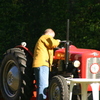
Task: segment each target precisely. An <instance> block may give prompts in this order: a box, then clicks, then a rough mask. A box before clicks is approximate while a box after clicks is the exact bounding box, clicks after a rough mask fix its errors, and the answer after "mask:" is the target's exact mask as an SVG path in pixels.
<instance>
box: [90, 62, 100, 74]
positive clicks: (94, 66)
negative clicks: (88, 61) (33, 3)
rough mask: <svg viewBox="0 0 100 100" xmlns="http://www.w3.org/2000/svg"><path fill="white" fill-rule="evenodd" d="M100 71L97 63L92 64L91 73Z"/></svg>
mask: <svg viewBox="0 0 100 100" xmlns="http://www.w3.org/2000/svg"><path fill="white" fill-rule="evenodd" d="M99 69H100V67H99V65H98V64H96V63H95V64H92V65H91V67H90V71H91V73H93V74H96V73H98V71H99Z"/></svg>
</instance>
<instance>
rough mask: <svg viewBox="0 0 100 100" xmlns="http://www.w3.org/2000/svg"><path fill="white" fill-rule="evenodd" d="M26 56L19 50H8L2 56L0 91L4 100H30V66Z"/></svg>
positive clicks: (31, 80)
mask: <svg viewBox="0 0 100 100" xmlns="http://www.w3.org/2000/svg"><path fill="white" fill-rule="evenodd" d="M27 55H28V54H26V53H25V51H24V50H21V49H20V48H12V49H9V50H7V52H6V53H5V54H4V58H3V60H2V63H1V67H0V90H1V93H2V95H3V97H4V99H5V100H30V98H31V97H32V91H33V90H32V89H33V83H32V82H33V79H32V66H31V59H28V56H27ZM29 60H30V61H29ZM29 62H30V64H29ZM28 64H29V65H28Z"/></svg>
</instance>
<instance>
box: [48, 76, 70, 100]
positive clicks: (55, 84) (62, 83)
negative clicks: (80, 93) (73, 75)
mask: <svg viewBox="0 0 100 100" xmlns="http://www.w3.org/2000/svg"><path fill="white" fill-rule="evenodd" d="M48 95H49V100H69V87H68V85H67V83H66V80H65V78H64V77H63V76H60V75H57V76H54V77H53V78H52V80H51V82H50V87H49V93H48Z"/></svg>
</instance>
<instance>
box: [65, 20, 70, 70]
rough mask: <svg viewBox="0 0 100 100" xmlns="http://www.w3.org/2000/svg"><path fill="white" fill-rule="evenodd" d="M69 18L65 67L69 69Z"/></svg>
mask: <svg viewBox="0 0 100 100" xmlns="http://www.w3.org/2000/svg"><path fill="white" fill-rule="evenodd" d="M69 44H70V42H69V19H67V33H66V43H65V67H66V69H67V67H68V63H69Z"/></svg>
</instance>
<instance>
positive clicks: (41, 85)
mask: <svg viewBox="0 0 100 100" xmlns="http://www.w3.org/2000/svg"><path fill="white" fill-rule="evenodd" d="M34 73H35V78H36V84H37V100H44V99H46V98H47V96H46V94H47V88H48V84H49V67H47V66H41V67H37V68H34Z"/></svg>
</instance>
